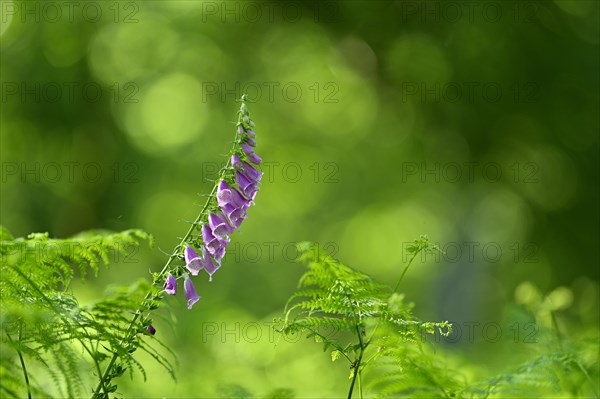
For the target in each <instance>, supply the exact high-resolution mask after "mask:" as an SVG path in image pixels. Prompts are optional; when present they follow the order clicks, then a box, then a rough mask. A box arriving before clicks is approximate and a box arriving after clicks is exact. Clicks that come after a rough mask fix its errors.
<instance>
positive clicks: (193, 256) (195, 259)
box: [183, 245, 204, 276]
mask: <svg viewBox="0 0 600 399" xmlns="http://www.w3.org/2000/svg"><path fill="white" fill-rule="evenodd" d="M183 255H184V257H185V267H187V269H188V270H189V271H190V273H192V275H193V276H197V275H198V272H199V271H200V270H201V269H202V268H203V267H204V265H203V264H202V258H200V257H199V256H198V254H197V253H196V251H194V249H193V248H192V247H190V246H189V245H187V246H186V247H185V249H184V250H183Z"/></svg>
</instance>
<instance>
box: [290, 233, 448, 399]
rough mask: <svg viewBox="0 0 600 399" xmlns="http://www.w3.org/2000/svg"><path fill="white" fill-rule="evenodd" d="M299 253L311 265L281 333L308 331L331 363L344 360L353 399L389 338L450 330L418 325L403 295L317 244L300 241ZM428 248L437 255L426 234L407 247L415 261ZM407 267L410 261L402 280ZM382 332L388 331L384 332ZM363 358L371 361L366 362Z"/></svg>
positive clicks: (413, 337) (444, 326)
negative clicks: (383, 332)
mask: <svg viewBox="0 0 600 399" xmlns="http://www.w3.org/2000/svg"><path fill="white" fill-rule="evenodd" d="M298 250H299V252H300V254H301V255H300V257H299V259H300V260H301V261H303V262H306V263H307V265H308V270H307V271H306V273H304V275H303V276H302V277H301V278H300V282H299V285H298V291H297V292H296V293H294V294H293V295H292V296H291V298H290V299H289V301H288V303H287V305H286V311H285V317H284V318H283V319H281V320H279V323H280V327H279V331H280V332H282V333H283V334H288V335H293V334H300V333H306V334H307V337H309V338H313V339H314V340H315V341H316V342H322V343H323V344H324V350H331V359H332V361H336V360H337V359H339V358H341V357H343V358H345V359H346V360H347V361H348V362H349V363H350V370H351V372H350V379H351V380H352V382H351V386H350V393H349V395H350V396H351V395H352V391H353V388H354V384H355V382H356V380H357V378H358V382H359V385H361V378H360V376H361V374H362V372H363V369H364V368H365V367H366V366H367V365H368V364H369V363H370V362H371V361H373V360H375V359H376V358H378V357H380V356H382V355H385V354H387V353H388V349H389V347H390V345H392V341H391V340H390V336H393V337H394V339H400V340H403V341H410V342H415V341H416V340H417V338H418V335H419V334H420V333H423V332H424V333H427V334H431V333H434V332H435V331H436V330H437V331H438V332H439V333H441V334H444V335H447V334H449V333H450V332H451V330H452V327H451V325H450V323H448V322H441V323H437V322H422V321H419V320H418V319H416V318H415V317H414V315H413V314H412V308H413V305H412V304H410V303H406V302H405V301H404V296H403V295H399V294H397V293H395V292H393V291H392V290H391V289H390V288H389V287H387V286H385V285H382V284H380V283H378V282H377V281H375V280H374V279H373V278H371V277H370V276H368V275H366V274H364V273H361V272H359V271H356V270H354V269H352V268H351V267H349V266H347V265H345V264H343V263H341V262H339V261H337V260H335V259H333V258H332V257H330V256H327V255H324V253H323V251H322V250H321V249H320V248H319V247H318V246H317V245H314V244H311V243H301V244H299V246H298ZM425 250H427V251H433V250H435V247H433V246H432V245H430V244H429V242H428V239H427V237H426V236H422V237H421V238H420V239H419V240H417V241H415V245H413V246H410V247H409V252H410V253H411V254H412V255H413V257H412V259H411V262H412V260H414V258H415V257H416V255H417V254H418V253H420V252H421V251H425ZM408 266H410V262H409V264H408V265H407V267H406V268H405V269H404V272H403V273H402V276H401V278H400V280H401V279H402V277H403V276H404V274H405V273H406V270H408ZM382 331H387V332H388V333H386V334H381V332H382ZM370 348H375V349H373V350H368V349H370ZM365 356H370V358H369V359H368V360H364V358H365ZM363 360H364V362H363ZM360 388H362V387H360ZM361 392H362V389H361Z"/></svg>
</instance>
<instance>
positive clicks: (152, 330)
mask: <svg viewBox="0 0 600 399" xmlns="http://www.w3.org/2000/svg"><path fill="white" fill-rule="evenodd" d="M146 330H147V331H148V333H149V334H150V335H154V334H156V328H154V326H153V325H152V324H150V325H149V326H146Z"/></svg>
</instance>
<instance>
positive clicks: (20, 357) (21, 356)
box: [6, 328, 31, 399]
mask: <svg viewBox="0 0 600 399" xmlns="http://www.w3.org/2000/svg"><path fill="white" fill-rule="evenodd" d="M6 336H7V337H8V340H9V341H10V343H11V344H13V345H14V343H13V340H12V338H11V337H10V335H9V334H6ZM19 345H21V329H20V328H19ZM15 350H16V351H17V354H18V355H19V361H20V362H21V368H22V369H23V376H24V377H25V385H26V386H27V398H28V399H31V385H30V384H29V375H28V374H27V367H25V359H23V354H22V353H21V350H20V349H19V348H18V347H15Z"/></svg>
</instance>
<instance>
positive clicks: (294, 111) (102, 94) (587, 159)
mask: <svg viewBox="0 0 600 399" xmlns="http://www.w3.org/2000/svg"><path fill="white" fill-rule="evenodd" d="M599 4H600V3H598V2H596V1H544V2H538V1H518V2H512V1H483V2H480V3H477V2H475V3H474V2H462V1H457V2H453V1H450V2H442V1H427V2H422V1H395V2H393V1H386V2H380V1H343V2H342V1H324V2H303V1H292V2H281V3H279V2H273V1H269V2H261V1H251V2H234V1H225V2H210V1H209V2H200V1H169V2H158V1H144V2H133V1H119V2H94V1H90V2H85V1H80V2H40V1H26V2H12V1H2V2H1V24H2V25H1V28H0V35H1V36H0V46H1V51H2V58H1V61H0V66H1V75H2V76H1V81H2V102H1V107H2V108H1V114H0V123H1V125H0V126H1V150H0V151H1V152H0V153H1V157H2V189H1V206H0V217H1V222H2V224H3V225H4V226H6V227H7V228H8V229H9V230H11V231H12V233H13V234H14V235H15V236H24V235H26V234H28V233H29V232H32V231H36V232H42V231H48V232H50V234H51V235H52V236H56V237H64V236H69V235H72V234H76V233H77V232H79V231H81V230H87V229H97V228H101V229H111V230H123V229H126V228H130V227H138V228H142V229H144V230H146V231H148V232H150V233H152V234H153V235H154V236H155V237H156V244H157V245H156V247H155V248H153V249H149V248H147V247H144V248H143V249H142V250H140V251H138V252H135V253H133V254H131V256H130V257H127V258H119V259H115V261H116V263H117V265H116V266H113V269H112V271H111V270H106V271H103V272H102V273H101V274H100V276H99V279H98V280H86V281H84V282H82V283H78V284H77V285H76V286H75V287H74V290H75V291H76V292H77V293H78V294H79V295H80V298H81V301H82V302H84V303H85V302H86V301H90V302H91V301H93V300H95V299H96V298H99V297H100V296H101V295H102V292H103V290H104V289H105V287H106V286H107V285H108V284H128V283H130V282H132V281H134V280H135V279H136V278H138V277H140V276H147V275H148V272H149V271H158V270H160V268H161V267H162V265H163V264H164V261H165V260H166V255H165V253H164V252H170V251H171V250H172V248H173V247H174V246H175V245H176V243H177V242H178V237H181V236H182V235H183V234H184V232H185V231H186V230H187V227H188V225H187V221H190V220H193V219H194V218H195V216H196V214H197V212H198V211H199V209H200V208H199V206H200V204H201V203H203V199H204V197H203V195H205V194H207V193H208V192H209V191H210V189H211V187H212V184H213V183H212V180H214V179H215V178H216V175H217V174H216V173H217V170H218V168H219V167H220V166H221V165H222V164H223V163H224V162H225V159H224V155H225V154H226V153H227V151H228V149H229V147H230V143H231V139H232V138H233V135H234V125H233V124H232V123H231V122H233V121H235V120H236V111H237V109H238V107H239V104H238V103H237V102H236V101H235V100H236V99H237V98H239V97H240V95H241V94H242V92H246V93H247V94H248V95H249V97H250V100H251V103H250V104H249V109H250V112H251V115H252V117H253V119H254V120H255V122H256V131H257V141H258V146H257V153H258V154H260V155H261V156H262V157H263V159H264V161H265V163H264V165H263V171H264V172H265V176H264V178H263V184H262V188H261V190H260V192H259V194H258V196H257V198H256V206H254V207H252V208H251V209H250V211H249V218H248V220H247V221H246V222H245V223H244V225H243V226H242V231H241V233H239V234H235V236H234V237H233V240H232V244H231V247H230V252H229V255H228V256H227V257H226V258H225V260H224V265H223V267H222V268H221V270H220V271H219V272H218V273H217V274H216V275H215V278H214V281H213V282H212V283H210V284H209V283H208V280H207V279H204V278H203V279H201V280H198V282H197V288H198V291H199V293H200V295H201V296H202V297H203V298H202V300H201V302H199V303H198V304H197V305H196V306H195V307H194V309H193V310H192V311H188V310H187V309H186V308H185V305H184V303H183V300H182V298H179V297H177V298H169V300H170V302H171V304H172V308H173V311H172V314H167V313H165V314H164V316H165V317H164V319H162V320H160V321H157V323H156V327H157V329H158V334H159V336H160V337H161V338H162V339H163V340H165V341H166V342H167V343H168V344H169V345H170V346H171V347H172V348H173V349H174V350H175V352H176V353H177V354H178V355H179V359H180V367H179V374H178V375H179V381H178V383H175V382H173V381H171V380H170V379H169V378H168V376H167V375H166V374H165V373H164V372H163V371H161V370H160V368H159V367H158V366H156V367H154V365H151V366H150V367H149V380H148V381H147V382H146V383H141V382H140V380H139V379H136V380H135V381H133V382H130V381H129V380H128V379H127V378H123V379H122V381H121V383H122V385H120V392H122V393H123V394H124V395H125V396H127V397H133V396H138V397H142V396H143V397H147V396H156V397H161V396H173V397H175V396H177V397H195V396H215V395H219V394H222V392H223V390H222V389H223V387H224V386H228V385H232V384H233V385H239V386H242V387H244V388H245V389H247V390H248V391H250V392H252V393H255V394H264V393H266V392H268V391H270V390H272V389H275V388H286V389H290V390H292V391H293V392H295V394H296V395H298V396H302V397H327V396H339V395H343V393H344V392H345V389H347V384H348V382H347V374H348V369H347V368H346V367H345V366H343V365H341V364H333V365H332V364H331V362H330V360H329V357H328V355H327V354H323V353H322V351H321V348H320V347H319V346H318V345H315V344H314V343H312V342H310V341H308V340H306V339H304V338H303V337H299V338H298V342H297V343H292V342H288V341H289V339H288V340H283V339H280V338H278V337H277V336H276V335H274V334H273V333H272V331H271V329H270V323H271V321H272V320H273V318H274V317H277V316H279V315H280V314H281V311H282V309H283V306H284V304H285V301H286V299H287V298H288V297H289V296H290V295H291V293H292V292H293V290H294V288H295V286H296V283H297V279H298V277H299V276H300V274H301V273H302V271H303V266H302V265H300V264H298V263H296V262H295V261H294V258H295V256H296V253H295V251H294V248H293V243H295V242H298V241H304V240H310V241H315V242H318V243H320V244H321V245H323V246H324V247H325V249H326V250H327V251H328V253H330V254H333V255H334V256H335V257H337V258H339V259H340V260H342V261H343V262H345V263H347V264H349V265H351V266H353V267H355V268H357V269H359V270H361V271H363V272H366V273H369V274H371V275H373V276H375V277H376V278H378V279H379V280H381V281H382V282H384V283H387V284H390V285H393V284H394V282H395V281H396V279H397V278H398V276H399V273H400V271H401V267H402V266H403V265H404V264H405V262H406V260H407V255H406V253H405V246H406V245H407V244H408V243H409V242H411V241H412V240H414V239H415V238H417V237H418V236H419V235H420V234H422V233H427V234H429V236H430V238H431V240H432V241H434V242H437V243H439V245H440V246H441V247H442V248H443V249H445V251H446V255H445V256H441V257H439V258H435V257H428V258H425V259H419V262H417V265H415V267H414V268H413V269H412V270H411V271H410V273H409V274H408V275H407V279H406V281H405V284H404V285H403V287H402V288H403V290H404V292H406V294H407V296H408V298H409V299H410V300H412V301H414V302H415V303H416V304H417V307H416V309H415V312H416V314H417V315H418V316H419V317H421V318H422V319H428V320H446V319H447V320H450V321H453V322H455V323H456V324H457V325H459V326H461V325H462V326H465V325H468V323H480V324H479V325H477V326H476V327H475V330H474V332H475V335H474V339H473V340H471V339H469V337H468V336H467V335H466V334H465V331H464V330H463V333H462V335H460V333H459V336H458V337H457V339H455V340H454V341H455V342H454V343H453V344H448V347H449V348H451V350H452V351H454V352H455V353H457V354H459V355H460V356H461V357H462V358H463V359H465V361H471V362H474V364H477V365H478V367H480V368H481V369H482V370H489V371H494V370H501V369H502V367H504V366H506V365H508V364H512V362H513V361H515V360H519V359H520V358H519V356H520V355H518V353H523V354H525V355H526V354H527V353H528V352H531V351H534V350H535V349H539V348H535V346H536V344H535V343H528V344H524V343H523V339H522V337H520V336H519V337H517V338H518V339H513V338H514V335H515V332H514V330H511V327H510V326H513V325H514V323H521V324H519V326H522V325H524V324H522V323H525V321H526V320H528V319H527V317H525V316H523V312H522V311H521V310H519V309H520V307H519V306H518V304H519V303H524V302H527V300H528V299H527V298H531V297H532V296H535V295H537V294H536V292H539V294H540V295H546V294H548V293H550V292H554V294H553V295H554V297H555V300H556V301H557V303H558V306H559V308H560V311H561V317H562V319H561V320H562V322H563V323H564V325H562V327H563V328H564V329H565V332H567V333H569V334H573V335H574V336H577V335H578V334H588V333H592V334H596V333H597V329H598V305H599V303H598V292H599V290H598V279H599V277H600V276H599V271H598V264H599V246H598V242H599V239H598V238H599V237H598V234H599V229H598V227H599V213H598V211H599V206H598V204H599V195H598V192H599V184H598V173H599V169H600V168H599V165H598V132H599V128H600V124H599V116H598V115H599V114H598V110H599V105H600V104H599V90H598V88H599V84H598V83H599V82H598V80H599V74H598V71H599V67H600V65H599V60H600V58H599V52H598V44H599V41H600V40H599V37H600V34H599V22H598V21H599V20H600V18H599ZM557 287H563V288H560V289H559V290H558V291H553V290H555V289H556V288H557ZM173 321H176V323H173ZM486 323H497V324H498V325H499V326H502V336H503V339H502V340H501V341H500V343H493V342H490V341H491V340H490V339H489V337H487V336H486V335H485V333H484V331H483V330H482V326H485V325H486ZM513 328H514V327H513ZM514 341H518V343H516V342H514ZM517 348H518V349H517ZM231 389H234V388H231ZM220 392H221V393H220ZM240 392H241V391H240ZM230 394H231V393H230ZM227 395H229V394H227Z"/></svg>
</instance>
